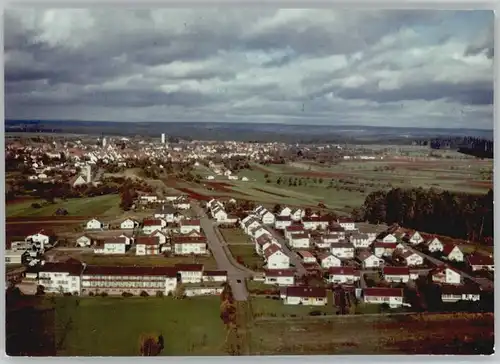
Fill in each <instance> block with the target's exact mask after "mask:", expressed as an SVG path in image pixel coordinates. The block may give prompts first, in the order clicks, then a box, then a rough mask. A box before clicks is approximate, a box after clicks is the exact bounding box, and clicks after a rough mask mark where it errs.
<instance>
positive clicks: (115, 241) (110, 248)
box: [94, 237, 127, 254]
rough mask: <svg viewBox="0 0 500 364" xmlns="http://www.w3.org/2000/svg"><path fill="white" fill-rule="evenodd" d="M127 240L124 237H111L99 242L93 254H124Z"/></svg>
mask: <svg viewBox="0 0 500 364" xmlns="http://www.w3.org/2000/svg"><path fill="white" fill-rule="evenodd" d="M126 251H127V240H126V239H125V238H124V237H111V238H106V239H104V240H102V241H99V242H98V243H97V244H96V246H95V247H94V254H125V252H126Z"/></svg>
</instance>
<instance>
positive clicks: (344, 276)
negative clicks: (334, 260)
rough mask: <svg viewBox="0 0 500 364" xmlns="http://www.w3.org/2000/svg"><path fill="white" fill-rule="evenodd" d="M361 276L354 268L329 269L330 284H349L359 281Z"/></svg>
mask: <svg viewBox="0 0 500 364" xmlns="http://www.w3.org/2000/svg"><path fill="white" fill-rule="evenodd" d="M360 278H361V274H360V272H359V271H358V270H356V269H354V268H353V267H330V268H329V269H328V281H329V282H330V283H337V284H340V283H349V284H352V283H354V282H356V281H359V280H360Z"/></svg>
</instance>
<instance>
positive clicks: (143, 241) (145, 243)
mask: <svg viewBox="0 0 500 364" xmlns="http://www.w3.org/2000/svg"><path fill="white" fill-rule="evenodd" d="M135 254H136V255H158V254H160V239H159V238H158V237H156V236H138V237H137V240H136V243H135Z"/></svg>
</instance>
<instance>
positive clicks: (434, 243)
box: [425, 238, 444, 253]
mask: <svg viewBox="0 0 500 364" xmlns="http://www.w3.org/2000/svg"><path fill="white" fill-rule="evenodd" d="M425 245H426V246H427V249H428V250H429V251H430V252H431V253H434V252H442V251H443V249H444V246H443V243H441V241H440V240H439V239H438V238H433V239H431V240H429V241H428V242H427V243H425Z"/></svg>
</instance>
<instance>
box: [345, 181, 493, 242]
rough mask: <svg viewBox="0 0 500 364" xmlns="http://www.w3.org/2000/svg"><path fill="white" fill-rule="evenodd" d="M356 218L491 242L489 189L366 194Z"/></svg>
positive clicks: (418, 189)
mask: <svg viewBox="0 0 500 364" xmlns="http://www.w3.org/2000/svg"><path fill="white" fill-rule="evenodd" d="M353 215H354V217H355V218H356V219H357V220H362V221H368V222H370V223H377V224H378V223H387V224H394V223H396V224H399V225H401V226H404V227H408V228H411V229H415V230H419V231H423V232H427V233H431V234H438V235H445V236H450V237H453V238H459V239H465V240H472V241H481V242H485V243H491V244H492V243H493V190H489V191H488V193H486V194H484V195H480V194H469V193H458V192H450V191H443V192H440V191H437V190H435V189H432V188H431V189H430V190H425V189H423V188H412V189H401V188H393V189H391V190H389V191H376V192H372V193H370V194H369V195H368V196H367V197H366V200H365V202H364V204H363V206H362V207H361V208H360V209H357V210H356V211H354V213H353Z"/></svg>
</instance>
